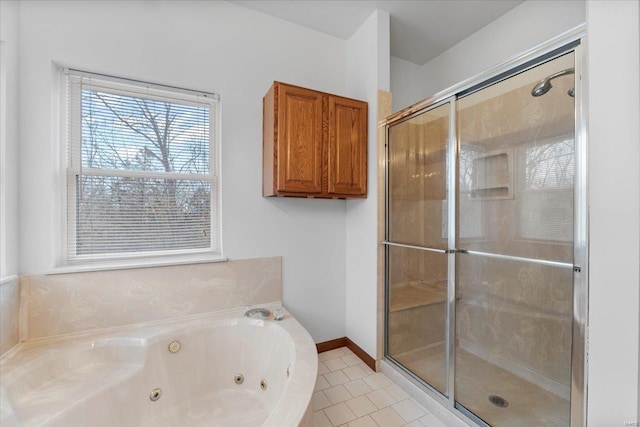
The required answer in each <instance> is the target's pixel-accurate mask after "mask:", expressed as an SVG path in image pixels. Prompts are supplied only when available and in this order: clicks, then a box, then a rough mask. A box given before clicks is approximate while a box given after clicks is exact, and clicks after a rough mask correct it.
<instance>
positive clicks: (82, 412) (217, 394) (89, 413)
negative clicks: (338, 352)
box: [0, 305, 318, 427]
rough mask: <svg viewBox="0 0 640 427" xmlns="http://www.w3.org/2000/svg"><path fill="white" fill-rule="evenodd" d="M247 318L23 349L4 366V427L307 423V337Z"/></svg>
mask: <svg viewBox="0 0 640 427" xmlns="http://www.w3.org/2000/svg"><path fill="white" fill-rule="evenodd" d="M266 307H267V308H270V309H273V308H276V307H278V306H269V305H266ZM244 312H245V310H233V311H228V312H225V313H221V314H214V315H209V316H201V317H198V318H191V319H188V320H182V321H179V322H172V323H170V324H169V323H162V324H160V323H155V324H146V325H140V326H133V327H130V328H127V329H123V328H119V329H118V330H112V331H111V332H106V333H104V332H103V333H99V334H96V333H94V334H91V335H89V334H84V335H82V336H67V337H61V338H56V339H48V340H40V341H30V342H26V343H23V344H20V345H18V346H17V347H15V348H14V349H12V350H10V351H9V352H8V353H7V354H5V355H4V356H3V358H2V360H1V361H0V379H1V380H0V392H1V396H0V404H1V406H2V407H1V411H0V425H2V427H9V426H40V425H44V426H64V427H72V426H89V425H90V426H109V427H113V426H135V427H137V426H180V427H182V426H215V427H225V426H229V427H241V426H247V427H249V426H251V427H256V426H265V427H266V426H273V427H276V426H277V427H284V426H299V425H300V426H307V425H308V426H311V412H312V408H311V404H310V402H311V396H312V394H313V389H314V386H315V381H316V374H317V369H318V357H317V353H316V347H315V345H314V343H313V341H312V339H311V337H310V336H309V334H308V333H307V331H306V330H305V329H304V328H303V327H302V326H301V325H300V324H299V323H298V322H297V321H296V320H295V319H294V318H293V317H292V316H291V315H289V314H288V313H285V316H284V319H283V320H282V321H275V320H273V317H270V318H269V319H268V320H259V319H249V318H246V317H244V316H243V314H244Z"/></svg>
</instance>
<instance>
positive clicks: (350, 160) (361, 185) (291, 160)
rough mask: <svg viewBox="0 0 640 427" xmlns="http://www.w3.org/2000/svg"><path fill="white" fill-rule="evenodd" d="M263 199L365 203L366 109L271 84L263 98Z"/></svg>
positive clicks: (347, 100) (350, 101)
mask: <svg viewBox="0 0 640 427" xmlns="http://www.w3.org/2000/svg"><path fill="white" fill-rule="evenodd" d="M262 119H263V127H262V132H263V134H262V143H263V147H262V148H263V177H262V180H263V186H262V187H263V195H264V196H287V197H318V198H343V199H344V198H363V197H367V103H366V102H362V101H357V100H355V99H350V98H344V97H342V96H336V95H331V94H328V93H324V92H318V91H315V90H311V89H305V88H302V87H299V86H292V85H288V84H285V83H280V82H274V83H273V85H272V86H271V88H270V89H269V91H268V92H267V94H266V95H265V96H264V98H263V117H262Z"/></svg>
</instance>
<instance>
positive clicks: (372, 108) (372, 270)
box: [345, 10, 390, 359]
mask: <svg viewBox="0 0 640 427" xmlns="http://www.w3.org/2000/svg"><path fill="white" fill-rule="evenodd" d="M389 43H390V38H389V14H388V13H387V12H384V11H381V10H376V11H375V12H373V14H372V15H371V16H370V17H369V18H368V19H367V20H366V21H365V22H364V24H362V26H360V28H359V29H358V30H357V31H356V32H355V33H354V34H353V35H352V36H351V38H350V39H349V40H348V41H347V91H348V93H349V95H350V96H352V97H354V98H358V99H362V100H365V101H367V102H368V103H369V111H368V112H369V118H368V120H369V123H368V125H369V127H368V130H369V132H368V134H369V144H368V147H367V150H368V153H367V154H368V156H367V157H368V162H369V168H368V175H367V187H368V190H367V198H366V199H361V200H347V216H346V227H345V229H346V236H347V237H346V248H347V249H346V268H347V270H346V336H347V337H349V339H351V340H352V341H353V342H355V343H356V344H357V345H358V346H360V347H361V348H362V349H363V350H364V351H365V352H367V354H369V355H370V356H372V357H373V358H374V359H375V358H376V357H377V356H378V355H377V352H376V350H377V336H376V335H377V323H376V319H377V316H378V315H377V309H378V308H377V307H378V306H377V292H378V291H377V268H378V267H377V262H378V258H377V256H378V255H377V254H378V253H377V248H378V244H379V243H378V242H377V233H378V211H377V210H378V167H377V166H378V144H377V135H378V132H377V128H378V90H384V91H388V90H389V58H390V47H389Z"/></svg>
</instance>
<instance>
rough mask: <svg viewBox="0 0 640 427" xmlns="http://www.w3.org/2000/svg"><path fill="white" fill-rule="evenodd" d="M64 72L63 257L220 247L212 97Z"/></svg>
mask: <svg viewBox="0 0 640 427" xmlns="http://www.w3.org/2000/svg"><path fill="white" fill-rule="evenodd" d="M66 77H67V98H66V100H67V231H66V242H67V244H66V254H67V256H66V257H67V260H68V261H69V262H74V261H92V260H106V259H110V258H131V257H141V256H154V255H169V254H183V253H194V252H195V253H197V252H211V253H214V254H221V240H220V227H221V224H220V197H219V193H220V191H219V181H220V179H219V178H220V168H219V144H218V138H217V135H218V134H219V129H218V126H219V125H218V123H219V120H218V97H217V96H216V95H213V94H203V93H197V92H191V91H187V90H183V89H173V88H167V87H164V86H162V87H160V86H153V85H149V84H144V83H138V82H132V81H128V80H122V79H116V78H112V77H105V76H100V75H95V74H89V73H84V72H78V71H72V70H69V71H68V72H67V73H66Z"/></svg>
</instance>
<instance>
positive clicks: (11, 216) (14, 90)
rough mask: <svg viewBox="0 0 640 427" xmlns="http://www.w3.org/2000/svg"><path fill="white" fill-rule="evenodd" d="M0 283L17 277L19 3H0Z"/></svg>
mask: <svg viewBox="0 0 640 427" xmlns="http://www.w3.org/2000/svg"><path fill="white" fill-rule="evenodd" d="M0 20H1V21H0V55H1V57H0V68H1V71H0V76H1V81H0V93H2V96H0V99H1V100H2V103H1V104H0V162H1V164H2V167H1V170H2V171H1V174H2V176H0V185H1V186H2V189H1V191H0V222H1V224H2V225H1V228H0V234H1V236H0V241H1V244H0V246H1V247H0V282H2V278H5V277H9V276H13V275H16V274H18V250H19V249H18V248H19V246H18V43H19V38H18V2H17V1H2V2H0Z"/></svg>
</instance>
